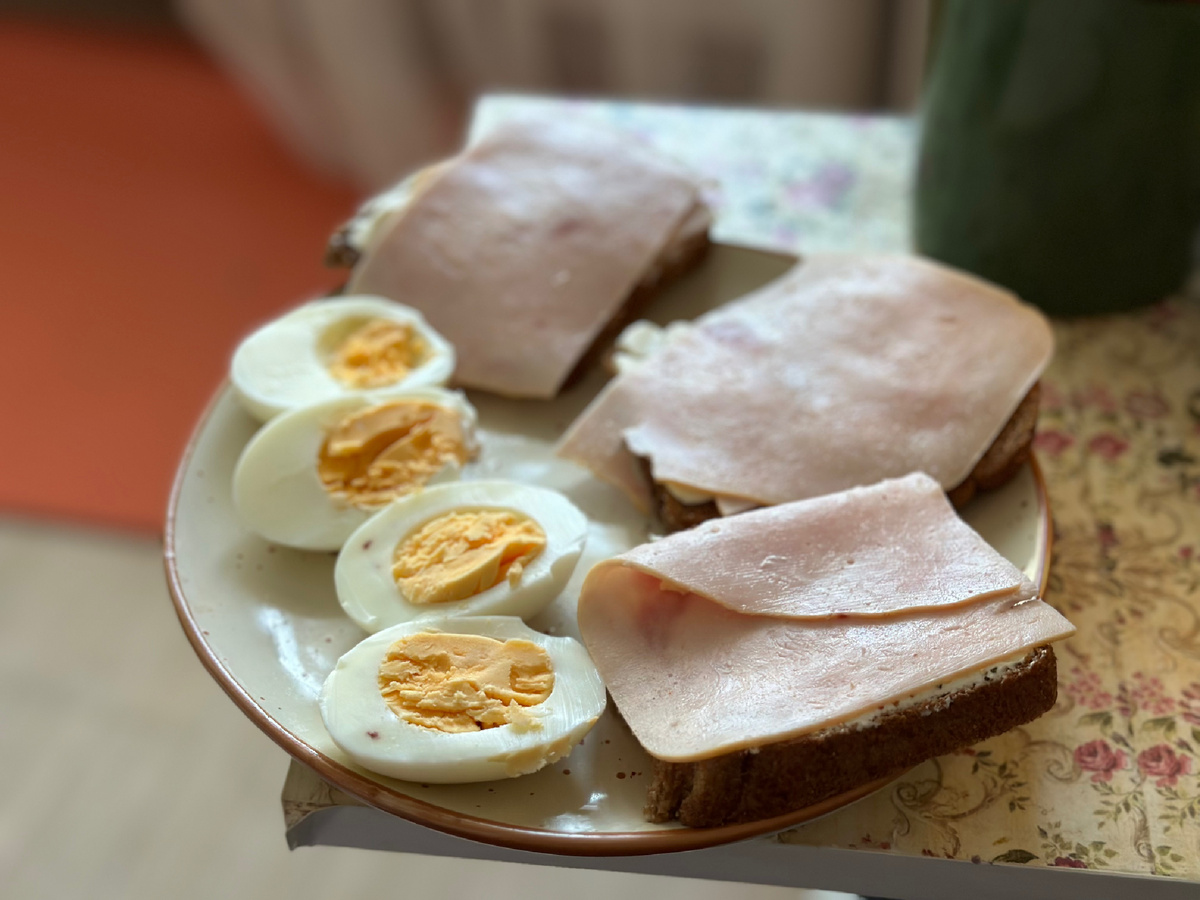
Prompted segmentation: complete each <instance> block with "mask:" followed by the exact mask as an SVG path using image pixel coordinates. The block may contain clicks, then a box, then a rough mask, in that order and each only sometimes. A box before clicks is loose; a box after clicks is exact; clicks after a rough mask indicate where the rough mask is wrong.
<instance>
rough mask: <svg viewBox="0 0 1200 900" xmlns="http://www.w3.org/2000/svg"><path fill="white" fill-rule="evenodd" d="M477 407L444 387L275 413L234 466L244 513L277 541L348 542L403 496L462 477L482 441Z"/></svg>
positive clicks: (333, 546)
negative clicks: (477, 426)
mask: <svg viewBox="0 0 1200 900" xmlns="http://www.w3.org/2000/svg"><path fill="white" fill-rule="evenodd" d="M475 418H476V417H475V410H474V408H473V407H472V406H471V404H469V403H468V402H467V401H466V398H464V397H463V395H462V394H460V393H458V392H456V391H446V390H442V389H440V388H420V389H414V390H404V391H390V392H381V393H377V394H371V395H367V396H356V397H343V398H339V399H335V400H329V401H326V402H324V403H318V404H315V405H313V406H306V407H301V408H300V409H295V410H292V411H290V412H287V413H284V414H283V415H281V416H277V417H276V418H274V419H272V420H271V421H270V422H268V423H267V424H266V425H265V426H264V427H263V428H262V429H261V430H260V431H259V432H258V433H257V434H255V435H254V437H253V438H251V439H250V442H249V443H248V444H247V445H246V447H245V449H244V450H243V451H242V455H241V458H240V459H239V460H238V463H237V467H236V468H235V469H234V472H233V502H234V506H235V507H236V509H237V511H238V514H239V515H240V517H241V519H242V521H243V522H244V523H245V524H246V526H247V527H248V528H250V529H251V530H252V531H255V532H257V533H258V534H260V535H262V536H263V537H264V538H266V539H267V540H269V541H274V542H276V543H278V544H285V545H287V546H289V547H298V548H300V549H304V550H339V549H341V546H342V544H343V543H345V541H346V538H348V537H349V536H350V535H351V533H353V531H354V530H355V529H356V528H358V527H359V526H360V525H362V523H363V522H365V521H366V520H367V519H369V518H370V517H371V516H372V515H374V514H375V513H376V512H377V511H378V510H379V509H380V508H381V507H384V506H386V505H387V504H389V503H391V502H392V501H393V500H395V499H396V498H398V497H403V496H405V495H408V494H412V493H415V492H417V491H419V490H421V489H422V488H424V487H425V485H427V484H433V483H437V482H439V481H450V480H454V479H457V478H458V477H459V473H460V470H461V469H462V466H463V465H464V464H465V463H466V462H467V460H469V459H471V458H472V457H473V456H474V455H475V453H476V450H477V445H476V442H475Z"/></svg>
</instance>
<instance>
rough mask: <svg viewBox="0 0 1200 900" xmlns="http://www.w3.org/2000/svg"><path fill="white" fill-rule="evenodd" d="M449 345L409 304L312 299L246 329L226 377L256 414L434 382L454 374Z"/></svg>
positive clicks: (271, 415) (360, 298)
mask: <svg viewBox="0 0 1200 900" xmlns="http://www.w3.org/2000/svg"><path fill="white" fill-rule="evenodd" d="M454 365H455V356H454V347H453V346H451V345H450V343H449V342H448V341H447V340H446V339H445V338H443V337H442V336H441V335H440V334H438V333H437V332H436V331H434V330H433V328H431V327H430V326H429V324H428V323H427V322H426V321H425V317H424V316H422V315H421V313H419V312H418V311H417V310H415V309H411V308H409V307H407V306H403V305H401V304H399V303H393V302H392V301H391V300H386V299H384V298H383V297H375V296H370V295H357V296H348V297H331V298H328V299H324V300H315V301H313V302H312V303H306V304H305V305H304V306H300V307H297V308H296V309H294V310H292V311H291V312H289V313H286V314H285V315H283V316H280V317H279V318H278V319H275V320H273V321H271V322H268V323H267V324H266V325H264V326H263V327H261V328H259V329H258V330H257V331H255V332H254V333H253V334H251V335H250V336H249V337H247V338H246V339H245V340H244V341H242V343H241V344H240V345H239V346H238V348H237V350H236V351H235V352H234V354H233V363H232V365H231V366H230V381H231V382H232V383H233V388H234V390H235V392H236V393H237V395H238V398H239V399H240V400H241V402H242V405H243V406H245V407H246V409H247V410H248V411H249V412H250V414H251V415H252V416H254V417H255V418H257V419H258V420H259V421H262V422H266V421H267V420H269V419H271V418H274V417H275V416H277V415H279V414H280V413H282V412H285V411H287V410H289V409H296V408H297V407H300V406H307V405H309V404H312V403H318V402H320V401H323V400H331V399H334V398H336V397H346V396H352V395H358V394H364V393H366V394H369V393H372V392H375V391H379V390H390V389H399V388H418V387H439V386H441V385H444V384H445V383H446V382H447V381H448V380H449V379H450V376H451V375H452V374H454Z"/></svg>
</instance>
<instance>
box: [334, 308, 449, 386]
mask: <svg viewBox="0 0 1200 900" xmlns="http://www.w3.org/2000/svg"><path fill="white" fill-rule="evenodd" d="M428 352H429V351H428V348H427V347H426V346H425V341H423V340H421V337H420V335H418V334H417V333H416V330H415V329H414V328H413V327H412V325H410V324H408V323H407V322H396V321H393V320H392V319H368V320H367V321H366V322H365V323H363V324H362V325H360V326H359V327H357V328H355V329H354V331H352V332H351V333H350V334H349V335H348V336H346V337H345V338H344V339H343V340H342V341H341V342H340V343H338V345H337V346H336V347H335V349H334V351H333V354H332V357H331V358H330V360H329V362H328V365H327V368H328V369H329V374H330V375H332V376H333V377H334V378H336V379H337V380H338V381H340V382H341V383H342V384H344V385H346V386H347V387H352V388H377V387H386V386H387V385H389V384H395V383H396V382H397V381H400V379H402V378H404V377H405V376H407V375H408V373H409V372H411V371H412V370H413V369H415V368H416V367H417V366H419V365H420V364H421V363H422V362H424V361H425V359H426V357H427V356H428Z"/></svg>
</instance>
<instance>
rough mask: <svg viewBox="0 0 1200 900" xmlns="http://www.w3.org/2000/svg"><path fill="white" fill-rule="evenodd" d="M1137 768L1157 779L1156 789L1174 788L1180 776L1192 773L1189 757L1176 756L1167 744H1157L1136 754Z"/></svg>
mask: <svg viewBox="0 0 1200 900" xmlns="http://www.w3.org/2000/svg"><path fill="white" fill-rule="evenodd" d="M1137 763H1138V768H1139V769H1141V770H1142V772H1144V773H1145V774H1146V775H1149V776H1150V777H1151V778H1156V779H1158V780H1157V781H1155V782H1154V783H1155V784H1156V785H1157V786H1158V787H1160V788H1161V787H1168V786H1169V787H1174V786H1175V785H1176V783H1177V782H1178V781H1179V776H1180V775H1186V774H1188V773H1189V772H1191V771H1192V760H1191V757H1189V756H1182V755H1180V754H1177V753H1176V752H1175V751H1174V750H1173V749H1172V748H1171V747H1170V746H1168V745H1167V744H1157V745H1155V746H1153V747H1149V748H1147V749H1146V750H1143V751H1142V752H1141V753H1139V754H1138V758H1137Z"/></svg>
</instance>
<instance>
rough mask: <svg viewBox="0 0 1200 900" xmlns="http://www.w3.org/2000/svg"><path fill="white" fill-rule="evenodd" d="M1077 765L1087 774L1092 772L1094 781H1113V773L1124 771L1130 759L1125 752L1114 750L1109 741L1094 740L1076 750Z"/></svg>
mask: <svg viewBox="0 0 1200 900" xmlns="http://www.w3.org/2000/svg"><path fill="white" fill-rule="evenodd" d="M1073 755H1074V759H1075V765H1077V766H1079V768H1081V769H1083V771H1085V772H1091V773H1093V774H1092V781H1094V782H1101V781H1106V782H1107V781H1112V777H1113V772H1115V771H1117V770H1118V769H1124V768H1126V767H1127V766H1128V765H1129V757H1127V756H1126V755H1125V751H1123V750H1114V749H1113V748H1112V747H1110V746H1109V744H1108V741H1105V740H1100V739H1097V740H1094V741H1088V742H1087V743H1086V744H1080V745H1079V746H1078V747H1076V748H1075V753H1074V754H1073Z"/></svg>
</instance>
